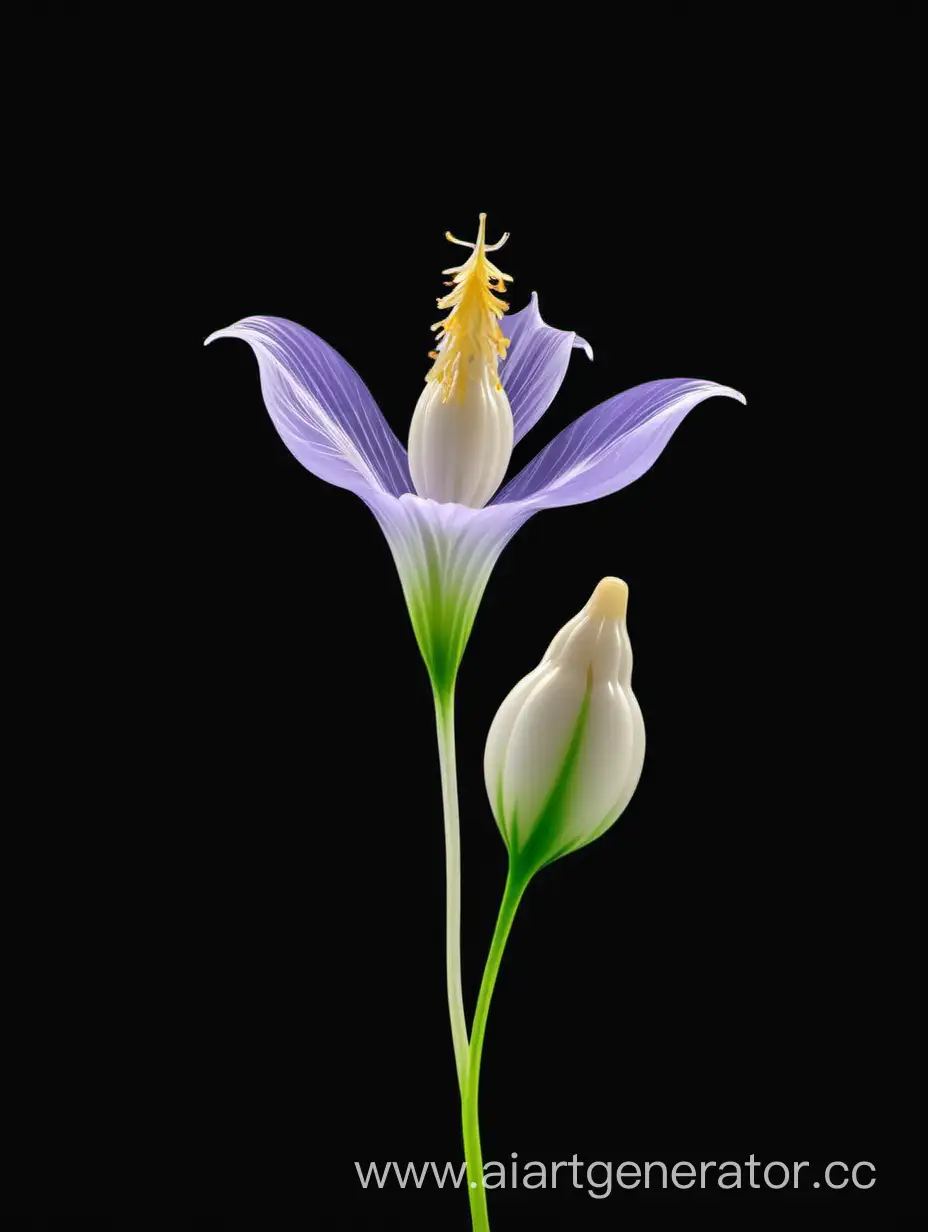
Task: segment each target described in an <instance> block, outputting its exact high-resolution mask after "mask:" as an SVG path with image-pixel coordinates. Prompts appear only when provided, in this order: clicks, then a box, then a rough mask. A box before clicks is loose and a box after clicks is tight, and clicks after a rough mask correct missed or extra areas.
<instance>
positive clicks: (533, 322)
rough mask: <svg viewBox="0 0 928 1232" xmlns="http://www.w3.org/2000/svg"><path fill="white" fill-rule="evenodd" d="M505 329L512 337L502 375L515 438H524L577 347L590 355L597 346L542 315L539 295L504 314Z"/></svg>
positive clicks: (502, 322) (542, 410) (545, 405)
mask: <svg viewBox="0 0 928 1232" xmlns="http://www.w3.org/2000/svg"><path fill="white" fill-rule="evenodd" d="M500 326H501V328H502V331H503V333H504V334H505V335H506V337H507V338H508V339H509V350H508V351H507V353H506V358H505V359H504V360H502V361H501V362H500V365H499V375H500V380H501V381H502V385H503V389H505V391H506V396H507V397H508V398H509V405H510V406H511V407H512V422H513V429H514V439H515V440H516V441H518V440H521V438H522V437H523V436H525V434H526V432H528V430H529V428H531V427H532V426H533V425H534V424H536V423H538V421H539V419H541V417H542V415H543V414H544V413H545V411H546V410H547V409H548V407H549V406H550V405H551V403H552V402H553V401H554V395H555V394H556V393H557V391H558V390H559V389H560V387H561V382H562V381H563V379H564V375H565V373H566V372H567V365H568V363H569V362H570V352H571V351H572V350H573V348H574V347H582V348H583V350H584V351H586V355H587V359H592V358H593V348H592V347H591V346H590V344H589V343H588V342H586V341H585V340H584V339H583V338H580V337H578V336H577V335H576V334H574V333H572V332H571V331H570V330H564V329H553V328H552V327H551V326H550V325H546V324H545V323H544V321H543V320H542V319H541V313H540V312H539V310H538V295H537V293H536V292H534V291H533V292H532V301H531V303H530V304H529V305H528V307H527V308H523V309H522V310H521V312H514V313H512V314H511V316H506V317H503V318H502V320H501V321H500Z"/></svg>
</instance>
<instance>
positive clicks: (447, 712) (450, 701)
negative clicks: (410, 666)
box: [434, 682, 467, 1097]
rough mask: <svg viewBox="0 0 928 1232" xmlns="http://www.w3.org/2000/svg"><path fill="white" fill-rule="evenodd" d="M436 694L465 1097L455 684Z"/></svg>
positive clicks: (455, 1021)
mask: <svg viewBox="0 0 928 1232" xmlns="http://www.w3.org/2000/svg"><path fill="white" fill-rule="evenodd" d="M434 693H435V728H436V731H437V733H438V761H439V765H440V767H441V797H442V805H443V811H444V817H445V966H446V970H447V980H448V1013H449V1015H450V1017H451V1039H452V1042H453V1043H454V1059H455V1063H456V1065H457V1071H458V1086H459V1087H460V1089H461V1094H462V1097H463V1093H464V1083H465V1081H466V1078H467V1020H466V1018H465V1017H464V992H463V988H462V986H461V826H460V819H459V816H458V774H457V760H456V757H455V751H454V683H453V682H452V684H451V685H450V687H449V688H447V689H445V690H444V691H439V690H438V689H435V690H434Z"/></svg>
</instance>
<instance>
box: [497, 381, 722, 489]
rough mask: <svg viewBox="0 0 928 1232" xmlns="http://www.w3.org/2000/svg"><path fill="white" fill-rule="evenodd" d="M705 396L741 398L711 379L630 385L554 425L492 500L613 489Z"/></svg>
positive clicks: (651, 456) (639, 470) (649, 461)
mask: <svg viewBox="0 0 928 1232" xmlns="http://www.w3.org/2000/svg"><path fill="white" fill-rule="evenodd" d="M713 397H724V398H736V399H737V400H738V401H739V402H745V401H746V399H745V397H744V395H743V394H740V393H738V391H737V390H736V389H730V388H729V387H728V386H727V385H717V384H716V383H715V382H714V381H688V380H665V381H648V382H647V383H646V384H644V385H636V386H635V388H634V389H629V390H626V391H625V393H624V394H618V395H617V396H616V397H615V398H610V399H609V400H608V401H607V402H603V403H601V404H600V405H599V406H596V407H594V408H593V409H592V410H591V411H587V413H586V414H585V415H581V416H580V418H579V419H577V420H575V421H574V422H573V423H572V424H570V426H569V427H567V428H565V429H564V431H563V432H560V433H559V434H558V435H557V436H556V437H555V438H554V440H553V441H552V442H551V443H550V444H549V445H546V446H545V448H544V449H542V451H541V453H539V454H538V456H537V457H536V458H535V459H534V461H532V462H530V463H529V464H528V466H526V467H525V469H524V470H522V471H520V472H519V474H518V475H516V477H515V479H513V480H511V481H510V482H509V483H508V484H507V485H506V487H505V488H503V490H502V492H500V494H499V495H498V496H497V497H496V498H495V500H494V502H493V503H494V505H500V504H504V503H508V502H513V501H516V502H526V503H528V504H529V505H530V506H532V507H533V508H534V509H543V508H553V507H556V506H558V505H579V504H582V503H583V502H584V501H591V500H596V499H597V498H598V497H600V496H607V495H608V494H609V493H610V492H617V491H618V490H619V489H620V488H624V487H625V486H626V485H627V484H629V483H632V481H633V480H635V479H637V478H638V477H639V476H640V475H643V474H644V472H645V471H646V470H648V469H649V467H651V466H652V465H653V463H654V462H655V460H656V459H657V457H658V456H659V454H660V453H661V450H662V449H663V448H664V446H665V445H666V444H667V442H668V441H669V440H670V438H671V436H672V435H673V433H674V432H675V431H676V429H677V428H678V427H679V426H680V424H681V423H682V422H683V420H684V418H685V417H686V415H687V414H688V413H689V412H690V411H691V410H692V409H693V407H694V406H696V405H698V404H699V403H700V402H702V401H703V400H704V399H705V398H713ZM492 507H493V506H491V508H492Z"/></svg>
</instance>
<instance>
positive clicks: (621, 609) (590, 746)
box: [484, 577, 645, 880]
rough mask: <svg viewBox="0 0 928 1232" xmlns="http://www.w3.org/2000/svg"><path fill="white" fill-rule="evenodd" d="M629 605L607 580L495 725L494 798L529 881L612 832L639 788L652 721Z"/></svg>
mask: <svg viewBox="0 0 928 1232" xmlns="http://www.w3.org/2000/svg"><path fill="white" fill-rule="evenodd" d="M627 606H628V587H627V586H626V584H625V583H624V582H623V581H622V580H621V579H620V578H613V577H607V578H603V580H602V581H601V582H600V583H599V585H598V586H597V587H596V589H595V590H594V591H593V594H592V596H591V598H590V600H589V602H588V603H587V604H586V606H585V607H584V608H583V610H582V611H581V612H579V613H578V614H577V615H576V616H575V617H574V618H573V619H572V620H570V621H568V623H567V624H566V625H564V627H563V629H561V630H560V632H559V633H558V634H557V636H556V637H555V638H554V640H553V641H552V642H551V645H550V646H549V647H548V649H547V651H546V652H545V655H544V658H543V659H542V660H541V662H540V663H539V665H538V666H537V667H536V668H535V670H534V671H532V672H529V674H528V675H527V676H526V677H524V679H522V680H520V681H519V683H518V684H517V685H516V686H515V688H514V689H513V690H512V691H511V693H510V694H509V696H508V697H507V698H506V700H505V701H504V702H503V704H502V705H501V706H500V708H499V710H498V711H497V712H496V717H495V718H494V720H493V722H492V724H491V726H490V733H489V735H488V736H487V746H486V754H485V757H484V773H485V777H486V785H487V794H488V795H489V797H490V807H491V808H492V809H493V814H494V816H495V817H496V823H497V825H498V826H499V828H500V833H501V834H502V836H503V841H504V842H505V844H506V846H507V848H508V849H509V858H510V862H511V865H512V868H513V870H514V872H515V874H516V876H517V878H518V879H520V880H527V879H528V877H530V876H531V875H532V874H533V873H534V872H536V871H537V870H538V869H539V868H541V867H543V865H545V864H550V863H551V862H552V861H553V860H557V859H558V858H559V857H560V856H564V855H567V854H568V852H571V851H577V850H578V849H579V848H580V847H585V846H586V844H587V843H592V842H593V840H594V839H596V838H599V837H600V835H602V834H605V832H606V831H607V830H608V829H609V827H610V826H611V825H613V823H614V822H615V821H617V820H618V818H619V817H620V816H621V814H622V813H623V812H624V810H625V808H626V806H627V804H628V802H629V800H631V798H632V793H633V792H634V790H635V788H636V786H637V785H638V778H639V776H640V774H641V767H642V765H643V763H644V743H645V741H644V720H643V719H642V717H641V710H640V708H639V706H638V702H637V700H636V699H635V695H634V693H633V692H632V648H631V643H630V642H629V640H628V630H627V629H626V626H625V613H626V608H627Z"/></svg>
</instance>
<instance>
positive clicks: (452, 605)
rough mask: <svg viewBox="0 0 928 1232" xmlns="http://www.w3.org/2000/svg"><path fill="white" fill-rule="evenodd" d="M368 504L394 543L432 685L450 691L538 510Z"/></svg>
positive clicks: (389, 500) (374, 496)
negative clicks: (501, 571)
mask: <svg viewBox="0 0 928 1232" xmlns="http://www.w3.org/2000/svg"><path fill="white" fill-rule="evenodd" d="M362 499H363V500H364V501H365V503H366V504H367V505H368V506H369V508H370V509H371V511H372V512H373V514H374V516H375V517H376V518H377V521H378V522H379V523H380V527H381V529H382V530H383V533H384V534H385V535H386V537H387V542H388V543H389V544H390V548H391V551H392V552H393V559H394V561H395V562H396V568H397V572H398V573H399V575H400V581H401V582H402V585H403V593H404V595H405V597H406V604H407V607H408V608H409V615H410V617H411V619H412V626H413V629H414V631H415V634H416V640H417V641H418V643H419V648H420V650H421V651H422V657H423V659H424V660H425V663H426V666H427V667H428V669H429V673H430V675H431V677H432V680H433V682H434V683H435V684H436V686H437V687H438V688H440V689H444V688H448V687H450V685H451V684H452V683H453V681H454V677H455V673H456V672H457V669H458V666H459V664H460V662H461V657H462V655H463V654H464V649H465V647H466V645H467V640H468V638H469V637H470V632H471V629H472V627H473V623H474V617H475V616H476V615H477V608H478V607H479V606H480V600H481V598H482V597H483V592H484V589H485V587H486V584H487V581H488V580H489V577H490V574H491V572H492V570H493V566H494V565H495V564H496V561H497V558H498V557H499V554H500V552H501V551H502V550H503V548H504V547H505V546H506V544H507V543H508V542H509V539H510V538H511V537H512V535H513V534H514V533H515V532H516V530H518V528H519V527H520V526H521V525H522V523H523V522H525V521H527V519H528V518H530V517H531V515H532V513H533V512H534V510H533V509H532V508H531V507H526V506H521V505H508V506H488V507H487V508H485V509H471V508H469V507H468V506H466V505H456V504H451V503H439V502H438V501H433V500H427V499H425V498H424V497H421V496H414V495H411V494H406V495H404V496H401V497H400V498H399V499H397V498H396V497H392V496H388V495H387V494H385V493H381V492H373V491H368V492H365V493H363V494H362Z"/></svg>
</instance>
